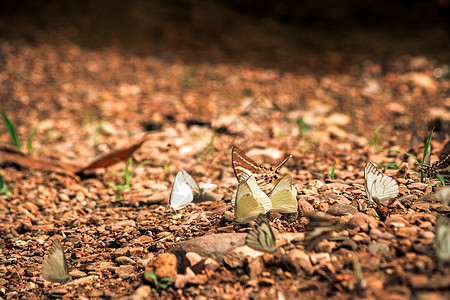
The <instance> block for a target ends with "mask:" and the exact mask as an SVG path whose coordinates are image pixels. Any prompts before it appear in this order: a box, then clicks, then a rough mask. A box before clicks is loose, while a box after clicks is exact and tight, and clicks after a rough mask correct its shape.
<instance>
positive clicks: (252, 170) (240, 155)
mask: <svg viewBox="0 0 450 300" xmlns="http://www.w3.org/2000/svg"><path fill="white" fill-rule="evenodd" d="M291 157H292V155H290V156H289V157H287V158H286V159H285V160H283V161H282V162H281V163H279V164H278V166H276V167H275V168H272V167H270V168H267V167H265V166H262V165H260V164H257V163H256V162H255V161H254V160H252V159H251V158H249V157H248V156H247V155H245V153H244V152H243V151H242V150H241V149H240V148H239V147H237V146H233V148H232V149H231V162H232V165H233V170H234V175H235V176H236V178H237V180H238V181H241V180H246V179H247V177H248V176H253V177H255V179H256V182H257V184H258V185H259V186H260V188H261V189H263V190H265V189H266V185H267V184H268V183H271V182H272V181H273V180H276V179H278V176H279V171H280V169H281V167H283V165H284V164H285V163H286V162H287V161H288V160H289V159H290V158H291Z"/></svg>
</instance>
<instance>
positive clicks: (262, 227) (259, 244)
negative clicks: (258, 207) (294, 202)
mask: <svg viewBox="0 0 450 300" xmlns="http://www.w3.org/2000/svg"><path fill="white" fill-rule="evenodd" d="M245 244H246V245H247V246H249V247H250V248H253V249H255V250H258V251H262V252H267V253H274V252H276V251H277V249H278V248H277V246H276V244H275V236H274V235H273V231H272V228H271V227H270V224H269V221H267V218H266V217H265V215H263V214H260V215H259V216H258V218H257V219H256V222H255V225H254V226H253V229H252V230H250V231H249V232H248V234H247V236H246V237H245Z"/></svg>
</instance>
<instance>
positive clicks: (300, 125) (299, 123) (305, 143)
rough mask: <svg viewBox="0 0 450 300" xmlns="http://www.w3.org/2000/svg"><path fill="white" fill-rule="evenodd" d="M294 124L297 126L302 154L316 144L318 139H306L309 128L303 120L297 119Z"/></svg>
mask: <svg viewBox="0 0 450 300" xmlns="http://www.w3.org/2000/svg"><path fill="white" fill-rule="evenodd" d="M295 123H296V124H297V126H298V129H299V131H300V135H301V144H302V152H306V151H307V150H308V148H309V146H310V145H311V144H313V143H315V142H317V141H318V140H319V139H308V137H307V135H306V134H307V133H308V132H309V130H310V128H309V126H308V124H306V121H305V119H303V118H298V119H297V121H295Z"/></svg>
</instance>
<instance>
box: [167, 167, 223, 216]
mask: <svg viewBox="0 0 450 300" xmlns="http://www.w3.org/2000/svg"><path fill="white" fill-rule="evenodd" d="M214 187H217V185H215V184H210V183H201V184H200V185H197V183H196V182H195V180H194V178H192V176H191V175H189V174H188V173H187V172H186V171H184V170H181V171H179V172H178V173H177V175H176V176H175V181H174V182H173V186H172V191H171V193H170V206H171V207H172V208H173V209H174V210H178V209H182V208H184V207H186V205H188V204H189V203H191V202H193V201H194V200H196V201H199V202H202V201H208V200H215V198H214V196H212V195H209V194H206V193H204V190H205V189H210V188H214ZM211 198H213V199H211Z"/></svg>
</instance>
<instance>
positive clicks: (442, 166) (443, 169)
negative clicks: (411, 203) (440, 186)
mask: <svg viewBox="0 0 450 300" xmlns="http://www.w3.org/2000/svg"><path fill="white" fill-rule="evenodd" d="M420 167H421V168H422V169H424V171H425V173H426V174H427V176H428V177H432V176H435V175H436V174H440V175H441V176H442V177H444V180H445V184H450V154H449V155H447V156H446V157H445V158H444V159H442V160H438V161H435V162H434V163H432V164H431V165H429V166H427V165H424V164H421V165H420Z"/></svg>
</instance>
